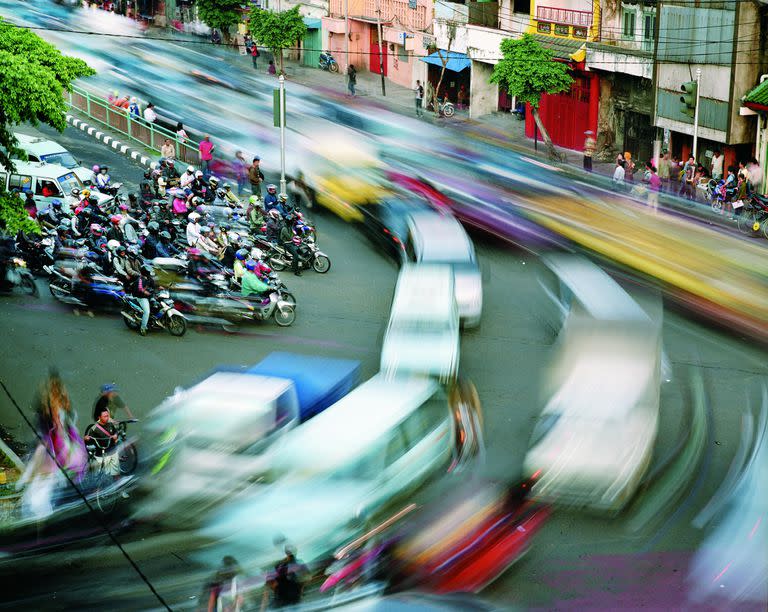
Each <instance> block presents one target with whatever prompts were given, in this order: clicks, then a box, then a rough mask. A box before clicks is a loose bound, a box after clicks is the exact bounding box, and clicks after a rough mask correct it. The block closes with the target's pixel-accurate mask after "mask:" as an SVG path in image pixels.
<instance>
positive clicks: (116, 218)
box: [109, 215, 123, 225]
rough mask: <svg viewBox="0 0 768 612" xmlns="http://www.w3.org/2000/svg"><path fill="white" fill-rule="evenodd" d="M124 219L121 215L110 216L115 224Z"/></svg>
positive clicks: (110, 219)
mask: <svg viewBox="0 0 768 612" xmlns="http://www.w3.org/2000/svg"><path fill="white" fill-rule="evenodd" d="M122 219H123V218H122V217H121V216H120V215H112V216H111V217H110V218H109V221H110V222H111V223H114V224H115V225H117V224H118V223H120V221H122Z"/></svg>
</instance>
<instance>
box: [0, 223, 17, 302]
mask: <svg viewBox="0 0 768 612" xmlns="http://www.w3.org/2000/svg"><path fill="white" fill-rule="evenodd" d="M15 254H16V242H15V241H14V239H13V238H11V237H10V236H8V235H7V234H5V233H4V232H0V291H7V290H8V289H9V287H10V283H9V282H8V278H7V276H8V262H9V261H10V260H11V258H12V257H13V256H14V255H15Z"/></svg>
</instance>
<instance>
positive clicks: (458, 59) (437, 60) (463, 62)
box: [421, 49, 472, 72]
mask: <svg viewBox="0 0 768 612" xmlns="http://www.w3.org/2000/svg"><path fill="white" fill-rule="evenodd" d="M446 58H448V62H447V63H446V65H445V67H446V69H448V70H451V71H453V72H461V71H462V70H466V69H467V68H469V67H470V66H471V65H472V60H470V59H469V58H468V57H467V54H466V53H459V52H458V51H443V50H442V49H440V50H439V51H435V52H434V53H433V54H432V55H428V56H427V57H422V58H421V61H422V62H427V64H434V65H435V66H440V67H441V68H442V66H443V61H444V60H445V59H446Z"/></svg>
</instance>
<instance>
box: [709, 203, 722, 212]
mask: <svg viewBox="0 0 768 612" xmlns="http://www.w3.org/2000/svg"><path fill="white" fill-rule="evenodd" d="M712 210H714V211H715V212H716V213H720V212H723V203H722V202H721V201H720V200H714V201H713V202H712Z"/></svg>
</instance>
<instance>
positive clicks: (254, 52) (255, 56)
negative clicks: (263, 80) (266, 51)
mask: <svg viewBox="0 0 768 612" xmlns="http://www.w3.org/2000/svg"><path fill="white" fill-rule="evenodd" d="M249 52H250V54H251V60H252V61H253V69H254V70H257V69H258V67H259V55H260V54H259V47H258V46H257V45H256V44H255V43H251V48H250V49H249ZM270 63H271V62H270ZM273 66H274V64H273Z"/></svg>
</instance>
